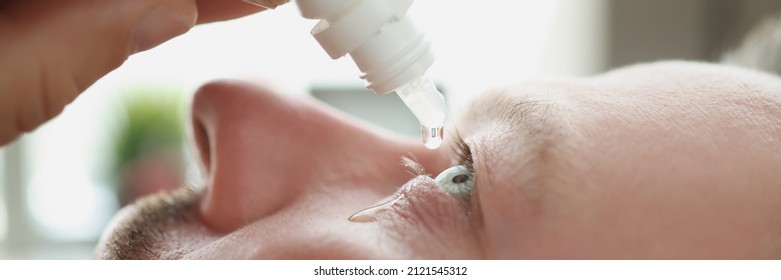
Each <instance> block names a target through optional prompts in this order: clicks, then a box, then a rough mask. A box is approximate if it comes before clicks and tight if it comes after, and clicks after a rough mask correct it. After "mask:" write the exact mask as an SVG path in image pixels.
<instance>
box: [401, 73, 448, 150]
mask: <svg viewBox="0 0 781 280" xmlns="http://www.w3.org/2000/svg"><path fill="white" fill-rule="evenodd" d="M396 94H398V95H399V97H400V98H401V101H403V102H404V104H406V105H407V108H409V110H410V111H411V112H412V114H414V115H415V117H416V118H417V119H418V122H420V129H421V136H422V138H423V144H425V145H426V147H427V148H429V149H436V148H438V147H439V146H440V145H441V144H442V138H443V135H442V134H443V127H444V126H445V119H446V114H447V107H446V106H445V97H444V96H442V93H440V92H439V90H437V88H436V87H435V86H434V83H433V82H431V80H430V79H428V78H427V77H426V76H423V77H420V78H418V79H414V80H412V81H409V82H407V83H406V84H404V85H402V86H400V87H399V88H397V89H396Z"/></svg>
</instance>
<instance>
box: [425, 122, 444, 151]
mask: <svg viewBox="0 0 781 280" xmlns="http://www.w3.org/2000/svg"><path fill="white" fill-rule="evenodd" d="M444 130H445V128H444V127H442V126H440V127H426V126H425V125H421V126H420V136H421V138H422V139H423V145H426V148H429V149H431V150H433V149H436V148H439V146H440V145H442V138H443V136H442V134H443V132H444Z"/></svg>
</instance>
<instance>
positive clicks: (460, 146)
mask: <svg viewBox="0 0 781 280" xmlns="http://www.w3.org/2000/svg"><path fill="white" fill-rule="evenodd" d="M453 153H454V154H455V155H456V160H457V162H456V164H458V165H463V166H466V168H467V169H468V170H469V171H470V172H472V173H474V172H475V166H474V165H475V160H474V158H473V157H472V149H471V148H469V145H467V144H466V142H465V141H464V139H463V138H461V136H460V135H458V134H456V145H455V146H453Z"/></svg>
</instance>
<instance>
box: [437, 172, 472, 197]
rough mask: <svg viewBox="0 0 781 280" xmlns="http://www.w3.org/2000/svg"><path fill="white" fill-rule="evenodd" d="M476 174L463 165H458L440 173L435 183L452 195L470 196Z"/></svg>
mask: <svg viewBox="0 0 781 280" xmlns="http://www.w3.org/2000/svg"><path fill="white" fill-rule="evenodd" d="M474 176H475V174H474V172H473V171H472V170H470V169H469V168H467V167H466V166H463V165H456V166H453V167H450V168H448V169H445V170H444V171H442V173H439V175H437V177H436V178H434V181H435V182H436V183H437V185H439V186H440V187H442V188H443V189H445V190H446V191H447V192H449V193H450V194H452V195H468V194H469V193H471V192H472V184H474Z"/></svg>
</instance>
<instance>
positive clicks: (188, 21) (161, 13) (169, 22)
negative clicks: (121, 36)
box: [130, 2, 197, 53]
mask: <svg viewBox="0 0 781 280" xmlns="http://www.w3.org/2000/svg"><path fill="white" fill-rule="evenodd" d="M196 17H197V14H196V12H195V11H194V10H191V9H186V8H184V9H182V7H176V6H175V5H168V4H167V3H165V2H163V3H161V4H158V5H157V7H154V8H152V10H150V11H149V13H147V14H146V15H145V16H144V17H143V18H142V19H141V21H139V22H138V24H137V25H136V26H135V29H134V30H133V33H132V34H133V35H132V36H133V37H132V40H131V46H130V48H131V52H132V53H138V52H142V51H145V50H148V49H151V48H153V47H156V46H157V45H160V44H162V43H163V42H165V41H168V40H169V39H171V38H173V37H176V36H177V35H181V34H183V33H185V32H187V30H189V29H190V28H191V27H192V26H193V25H195V20H196Z"/></svg>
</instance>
